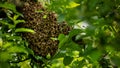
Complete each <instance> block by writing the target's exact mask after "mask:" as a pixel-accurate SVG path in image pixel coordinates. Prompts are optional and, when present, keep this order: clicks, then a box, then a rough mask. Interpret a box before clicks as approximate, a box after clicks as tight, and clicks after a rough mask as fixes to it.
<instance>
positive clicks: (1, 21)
mask: <svg viewBox="0 0 120 68" xmlns="http://www.w3.org/2000/svg"><path fill="white" fill-rule="evenodd" d="M0 23H2V24H4V25H7V26H8V27H9V28H10V29H12V28H14V27H15V26H14V25H12V24H9V23H8V22H7V21H6V20H0Z"/></svg>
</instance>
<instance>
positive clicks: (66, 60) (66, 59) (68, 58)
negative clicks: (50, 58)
mask: <svg viewBox="0 0 120 68" xmlns="http://www.w3.org/2000/svg"><path fill="white" fill-rule="evenodd" d="M72 61H73V57H70V56H65V57H64V60H63V63H64V65H69V64H70V63H71V62H72Z"/></svg>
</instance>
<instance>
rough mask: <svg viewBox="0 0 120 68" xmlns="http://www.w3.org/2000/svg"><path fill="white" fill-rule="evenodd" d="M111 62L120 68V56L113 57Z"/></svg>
mask: <svg viewBox="0 0 120 68" xmlns="http://www.w3.org/2000/svg"><path fill="white" fill-rule="evenodd" d="M111 60H112V62H113V63H114V64H115V65H117V66H120V57H119V56H113V57H111Z"/></svg>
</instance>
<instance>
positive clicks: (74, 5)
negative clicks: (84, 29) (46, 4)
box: [66, 1, 80, 8]
mask: <svg viewBox="0 0 120 68" xmlns="http://www.w3.org/2000/svg"><path fill="white" fill-rule="evenodd" d="M79 5H80V4H78V3H75V2H73V1H71V2H70V3H69V5H68V6H66V8H74V7H77V6H79Z"/></svg>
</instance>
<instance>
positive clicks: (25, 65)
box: [19, 60, 32, 68]
mask: <svg viewBox="0 0 120 68" xmlns="http://www.w3.org/2000/svg"><path fill="white" fill-rule="evenodd" d="M30 61H31V60H26V61H24V62H20V63H19V65H20V68H32V67H31V65H30Z"/></svg>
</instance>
